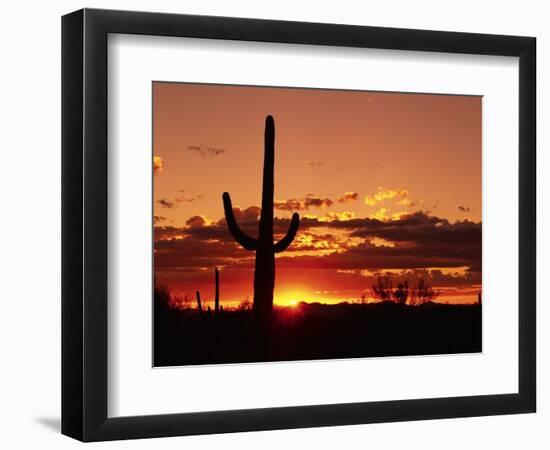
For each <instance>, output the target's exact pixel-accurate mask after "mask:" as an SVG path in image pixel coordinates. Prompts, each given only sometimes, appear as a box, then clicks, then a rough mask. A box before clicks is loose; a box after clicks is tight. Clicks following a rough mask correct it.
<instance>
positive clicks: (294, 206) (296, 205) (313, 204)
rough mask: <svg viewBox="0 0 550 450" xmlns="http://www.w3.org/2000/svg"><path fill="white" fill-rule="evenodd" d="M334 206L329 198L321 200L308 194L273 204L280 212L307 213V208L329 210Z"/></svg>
mask: <svg viewBox="0 0 550 450" xmlns="http://www.w3.org/2000/svg"><path fill="white" fill-rule="evenodd" d="M333 204H334V201H333V200H332V199H330V198H321V197H317V196H314V195H311V194H308V195H307V196H306V197H305V198H302V199H297V198H291V199H289V200H279V201H275V202H274V207H275V209H279V210H281V211H307V210H309V208H329V207H330V206H332V205H333Z"/></svg>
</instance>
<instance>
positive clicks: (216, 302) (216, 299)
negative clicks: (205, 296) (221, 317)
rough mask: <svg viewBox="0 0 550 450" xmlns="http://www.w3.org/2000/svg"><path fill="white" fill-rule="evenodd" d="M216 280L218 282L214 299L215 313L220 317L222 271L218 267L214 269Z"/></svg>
mask: <svg viewBox="0 0 550 450" xmlns="http://www.w3.org/2000/svg"><path fill="white" fill-rule="evenodd" d="M214 278H215V281H216V294H215V297H214V313H215V314H216V315H218V313H219V312H220V271H219V270H218V268H217V267H216V268H215V269H214Z"/></svg>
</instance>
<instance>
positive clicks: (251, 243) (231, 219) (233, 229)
mask: <svg viewBox="0 0 550 450" xmlns="http://www.w3.org/2000/svg"><path fill="white" fill-rule="evenodd" d="M222 197H223V209H224V211H225V221H226V222H227V228H229V232H230V233H231V235H232V236H233V239H235V240H236V241H237V242H238V243H239V244H240V245H241V246H242V247H243V248H245V249H246V250H256V248H257V246H258V240H257V239H254V238H252V237H250V236H248V235H247V234H245V233H244V232H243V231H242V230H241V229H240V228H239V225H238V224H237V221H236V220H235V214H233V206H232V204H231V197H230V196H229V193H227V192H224V193H223V196H222Z"/></svg>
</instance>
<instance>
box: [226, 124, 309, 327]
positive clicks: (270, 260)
mask: <svg viewBox="0 0 550 450" xmlns="http://www.w3.org/2000/svg"><path fill="white" fill-rule="evenodd" d="M264 145H265V147H264V172H263V185H262V189H263V190H262V209H261V215H260V223H259V233H258V238H257V239H256V238H253V237H250V236H248V235H247V234H245V233H244V232H243V231H242V230H241V229H240V228H239V225H237V221H236V220H235V215H234V213H233V206H232V204H231V197H230V196H229V194H228V193H227V192H224V193H223V207H224V211H225V220H226V222H227V226H228V228H229V231H230V232H231V234H232V236H233V238H234V239H235V240H236V241H237V242H238V243H239V244H240V245H241V246H242V247H244V248H245V249H246V250H250V251H255V252H256V264H255V268H254V316H255V318H256V319H257V320H256V322H257V323H259V325H260V326H261V327H263V329H264V330H266V329H267V326H268V325H269V324H270V323H271V316H272V312H273V289H274V287H275V253H279V252H282V251H284V250H286V249H287V248H288V246H289V245H290V244H291V243H292V241H293V240H294V237H295V236H296V233H297V231H298V227H299V226H300V216H299V215H298V214H296V213H294V214H293V215H292V219H291V221H290V227H289V229H288V231H287V233H286V235H285V236H284V237H283V238H282V239H281V240H280V241H279V242H276V243H274V242H273V190H274V181H273V178H274V157H275V121H274V120H273V117H271V116H267V117H266V119H265V135H264Z"/></svg>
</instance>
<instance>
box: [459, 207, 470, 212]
mask: <svg viewBox="0 0 550 450" xmlns="http://www.w3.org/2000/svg"><path fill="white" fill-rule="evenodd" d="M458 209H460V210H461V211H462V212H471V211H472V210H471V209H470V207H469V206H459V207H458Z"/></svg>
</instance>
